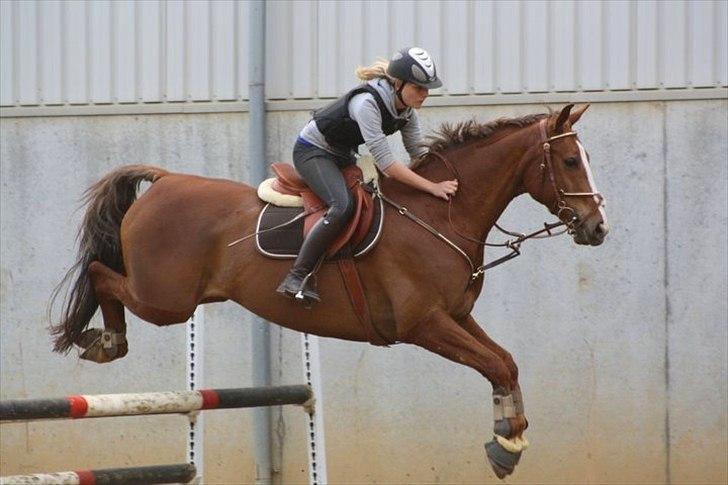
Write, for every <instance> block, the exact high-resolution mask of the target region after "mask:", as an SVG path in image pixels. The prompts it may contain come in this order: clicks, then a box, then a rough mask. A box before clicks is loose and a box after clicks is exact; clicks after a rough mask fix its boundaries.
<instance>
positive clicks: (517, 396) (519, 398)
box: [511, 384, 524, 414]
mask: <svg viewBox="0 0 728 485" xmlns="http://www.w3.org/2000/svg"><path fill="white" fill-rule="evenodd" d="M511 395H512V396H513V405H514V406H515V408H516V414H524V409H523V394H522V393H521V385H520V384H516V388H515V389H513V393H511Z"/></svg>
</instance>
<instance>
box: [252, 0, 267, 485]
mask: <svg viewBox="0 0 728 485" xmlns="http://www.w3.org/2000/svg"><path fill="white" fill-rule="evenodd" d="M249 6H250V9H249V12H250V17H249V25H248V31H249V35H250V37H249V46H250V51H249V52H248V79H249V81H248V97H249V100H250V101H249V107H250V109H249V141H248V142H249V147H250V165H249V167H250V180H249V183H250V184H251V185H253V186H256V185H257V184H259V183H260V182H262V181H263V179H264V178H265V177H266V175H267V173H268V165H267V163H266V157H265V118H266V117H265V1H264V0H253V1H251V2H250V3H249ZM251 337H252V338H251V350H252V352H251V353H252V366H253V385H254V386H255V387H263V386H270V385H271V365H270V362H271V358H270V347H271V346H270V326H269V324H268V322H266V321H265V320H263V319H261V318H259V317H257V316H255V315H254V316H253V321H252V327H251ZM253 430H254V441H255V483H256V484H259V485H269V484H270V483H271V479H272V478H271V476H272V461H271V443H272V441H271V408H270V407H268V406H263V407H258V408H254V409H253Z"/></svg>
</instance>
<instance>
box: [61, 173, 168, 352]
mask: <svg viewBox="0 0 728 485" xmlns="http://www.w3.org/2000/svg"><path fill="white" fill-rule="evenodd" d="M168 173H169V172H167V171H166V170H164V169H161V168H157V167H151V166H148V165H127V166H125V167H121V168H119V169H117V170H114V171H113V172H111V173H110V174H108V175H106V176H105V177H104V178H102V179H101V180H99V181H98V182H96V183H95V184H94V185H92V186H91V187H89V188H88V190H86V192H85V193H84V195H83V199H82V206H83V205H86V206H87V208H86V215H85V216H84V218H83V223H82V224H81V227H80V228H79V230H78V235H77V241H78V255H77V258H76V263H75V264H74V265H73V266H72V267H71V269H70V270H68V272H67V273H66V275H65V276H64V278H63V280H61V282H60V283H59V285H58V286H57V287H56V288H55V290H54V291H53V294H52V296H51V300H50V305H49V308H48V313H49V318H50V319H51V321H52V317H51V315H50V313H51V310H52V308H53V304H54V302H55V300H56V298H58V296H59V295H60V293H61V291H62V289H63V288H64V287H66V286H67V285H68V284H69V282H70V281H71V280H72V279H73V277H74V275H75V277H76V279H75V283H73V285H71V286H70V287H68V290H67V291H66V292H65V298H64V299H65V301H64V304H63V307H62V314H61V320H60V322H59V323H58V324H57V325H51V327H50V331H51V335H53V336H54V346H53V350H54V351H55V352H61V353H67V352H68V351H69V350H70V349H71V347H72V346H73V344H74V343H76V342H78V339H79V338H80V336H81V334H82V333H83V331H84V329H85V328H86V327H87V326H88V324H89V322H90V321H91V317H93V315H94V313H96V309H97V308H98V306H99V304H98V302H97V301H96V296H95V295H94V290H93V287H92V285H91V280H90V278H89V275H88V267H89V264H91V262H93V261H100V262H101V263H103V264H104V265H106V266H108V267H109V268H111V269H113V270H114V271H117V272H120V273H122V272H123V268H124V264H123V261H122V255H121V240H120V236H119V233H120V228H121V220H122V219H123V217H124V214H126V211H127V210H129V207H130V206H131V204H132V203H133V202H134V201H135V200H136V197H137V191H138V189H139V184H141V182H142V181H148V182H152V183H154V182H155V181H157V180H158V179H159V178H160V177H163V176H164V175H167V174H168Z"/></svg>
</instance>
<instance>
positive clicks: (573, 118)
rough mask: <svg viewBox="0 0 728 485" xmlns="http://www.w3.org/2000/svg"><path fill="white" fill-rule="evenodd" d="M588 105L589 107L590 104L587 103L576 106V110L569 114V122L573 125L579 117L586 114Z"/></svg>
mask: <svg viewBox="0 0 728 485" xmlns="http://www.w3.org/2000/svg"><path fill="white" fill-rule="evenodd" d="M588 107H589V104H585V105H583V106H579V107H578V108H576V111H574V112H573V113H571V114H570V115H569V123H571V124H572V125H573V124H574V123H576V122H577V121H579V118H581V115H583V114H584V111H586V110H587V108H588Z"/></svg>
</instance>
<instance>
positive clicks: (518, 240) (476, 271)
mask: <svg viewBox="0 0 728 485" xmlns="http://www.w3.org/2000/svg"><path fill="white" fill-rule="evenodd" d="M539 129H540V131H541V142H540V144H541V145H542V148H543V150H544V161H543V162H542V163H541V170H543V171H545V172H547V173H548V177H549V180H550V182H551V186H552V187H553V189H554V193H555V194H556V203H557V205H556V216H557V217H558V218H559V219H562V217H561V214H562V213H563V212H565V211H570V212H571V214H572V215H571V217H570V218H569V219H568V220H567V221H566V222H564V221H563V220H560V221H559V222H553V223H546V222H544V225H543V226H544V227H543V228H542V229H538V230H536V231H533V232H531V233H529V234H522V233H517V232H512V231H507V230H505V229H503V228H502V227H500V226H499V225H498V224H497V223H496V224H495V227H496V228H497V229H498V230H499V231H501V232H502V233H504V234H507V235H509V236H513V237H515V239H513V240H508V241H506V242H503V243H489V242H487V241H486V240H480V239H476V238H473V237H471V236H468V235H466V234H463V233H462V232H461V231H459V230H458V228H457V227H456V226H455V223H454V222H453V219H452V205H453V204H452V198H450V199H449V200H448V208H447V218H448V223H449V225H450V228H451V229H452V230H453V232H454V233H455V234H457V235H458V236H460V237H461V238H463V239H465V240H467V241H470V242H474V243H477V244H478V245H480V246H488V247H507V248H509V249H511V252H510V253H509V254H507V255H505V256H503V257H501V258H498V259H496V260H494V261H491V262H490V263H488V264H483V265H480V266H476V265H475V264H474V263H473V260H472V259H471V258H470V256H468V254H467V253H466V252H465V251H464V250H463V249H462V248H460V247H459V246H458V245H457V244H455V243H454V242H452V241H451V240H450V239H448V238H447V237H446V236H445V235H443V234H442V233H441V232H439V231H438V230H437V229H435V228H434V227H432V226H431V225H429V224H427V223H426V222H425V221H423V220H422V219H420V218H419V217H417V216H416V215H415V214H413V213H412V212H410V210H409V209H407V207H405V206H402V205H399V204H397V203H396V202H395V201H393V200H391V199H389V198H388V197H387V196H385V195H384V194H382V193H381V192H379V189H376V190H377V192H378V195H379V196H380V197H381V198H382V200H383V201H384V202H386V203H388V204H389V205H391V206H392V207H394V208H395V209H396V210H397V212H398V213H399V214H400V215H403V216H405V217H407V218H408V219H410V220H411V221H413V222H415V223H416V224H418V225H420V226H422V227H423V228H424V229H426V230H427V231H428V232H430V233H431V234H432V235H434V236H435V237H437V238H438V239H440V240H441V241H442V242H444V243H445V244H447V245H448V246H449V247H450V248H451V249H453V250H454V251H455V252H457V253H458V254H460V255H461V256H463V258H465V260H466V261H467V262H468V265H470V269H471V275H470V282H469V284H472V283H473V282H475V280H477V279H478V278H479V277H480V276H481V275H483V274H484V273H485V271H486V270H488V269H491V268H494V267H496V266H498V265H500V264H503V263H505V262H506V261H509V260H511V259H513V258H515V257H517V256H520V255H521V250H520V248H521V244H523V242H524V241H527V240H529V239H545V238H548V237H554V236H559V235H561V234H564V233H566V232H568V233H569V234H573V233H574V232H575V231H576V230H577V229H578V228H579V227H581V225H582V224H583V223H584V221H586V220H587V219H589V217H591V215H592V214H593V213H594V212H595V211H597V210H599V208H600V207H601V205H602V204H603V201H604V198H603V197H602V195H601V194H600V193H598V192H566V191H564V190H563V189H559V188H558V186H557V184H556V178H555V177H554V171H553V168H552V164H551V142H552V141H554V140H558V139H560V138H565V137H567V136H576V132H574V131H570V132H567V133H562V134H560V135H555V136H552V137H548V136H547V134H546V120H541V121H540V122H539ZM429 155H432V156H434V157H435V158H437V159H438V160H440V161H441V162H442V163H443V164H444V165H445V166H446V167H447V168H448V170H450V171H451V172H452V173H453V174H454V175H455V177H456V179H458V180H460V176H459V173H458V171H457V169H456V168H455V166H454V165H453V164H452V162H450V161H449V160H448V159H447V158H446V157H444V156H443V155H441V154H439V153H437V152H430V153H429ZM545 175H546V174H544V176H545ZM564 197H596V198H597V199H598V204H597V207H596V209H594V211H592V212H591V213H590V214H589V215H588V216H587V217H586V218H584V220H582V221H581V222H579V223H578V224H576V223H577V222H578V221H579V218H578V217H577V215H576V211H575V210H574V209H573V208H571V207H570V206H569V205H567V204H566V201H565V200H564ZM561 226H566V228H565V229H563V230H561V231H559V232H552V230H553V229H556V228H558V227H561ZM544 233H545V234H544Z"/></svg>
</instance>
